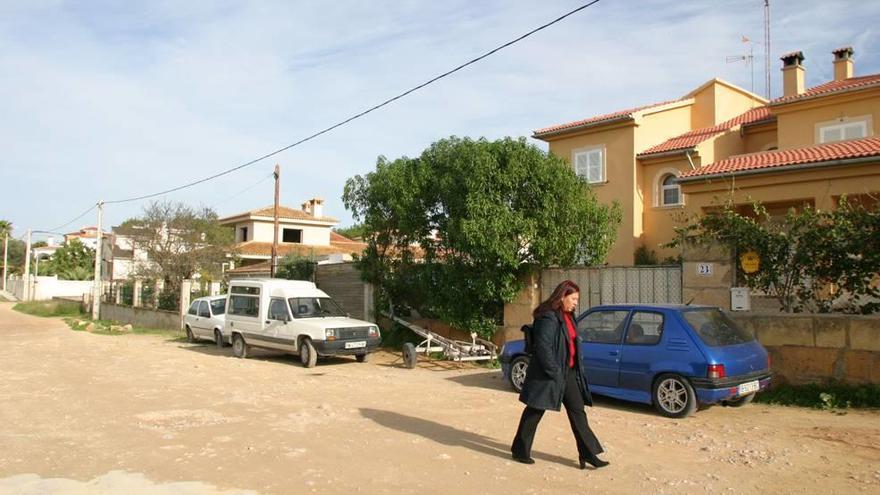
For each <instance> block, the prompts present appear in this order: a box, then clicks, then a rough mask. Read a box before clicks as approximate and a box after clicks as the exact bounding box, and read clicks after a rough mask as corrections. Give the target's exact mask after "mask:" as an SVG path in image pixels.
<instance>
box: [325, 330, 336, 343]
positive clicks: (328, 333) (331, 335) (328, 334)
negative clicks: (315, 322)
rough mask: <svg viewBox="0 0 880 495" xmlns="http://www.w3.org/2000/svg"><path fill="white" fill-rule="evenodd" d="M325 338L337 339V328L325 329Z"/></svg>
mask: <svg viewBox="0 0 880 495" xmlns="http://www.w3.org/2000/svg"><path fill="white" fill-rule="evenodd" d="M324 338H325V339H326V340H336V329H335V328H326V329H324Z"/></svg>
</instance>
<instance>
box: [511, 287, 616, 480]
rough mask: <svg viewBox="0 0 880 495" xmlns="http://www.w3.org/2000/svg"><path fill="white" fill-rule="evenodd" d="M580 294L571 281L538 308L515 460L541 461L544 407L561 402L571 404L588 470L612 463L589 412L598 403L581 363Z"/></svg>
mask: <svg viewBox="0 0 880 495" xmlns="http://www.w3.org/2000/svg"><path fill="white" fill-rule="evenodd" d="M579 299H580V288H579V287H578V286H577V284H575V283H574V282H572V281H571V280H566V281H564V282H562V283H561V284H559V285H558V286H557V287H556V289H555V290H554V291H553V293H552V294H550V297H549V298H548V299H547V300H546V301H544V302H542V303H541V304H540V305H538V307H537V308H535V311H533V312H532V315H533V316H534V318H535V322H534V324H533V327H532V330H531V332H532V358H531V361H529V367H528V369H527V370H526V379H525V381H524V382H523V387H522V393H521V394H520V396H519V400H520V401H522V402H524V403H525V404H526V408H525V410H524V411H523V413H522V418H520V420H519V428H517V430H516V437H514V439H513V445H512V446H511V448H510V450H511V452H512V453H513V459H514V460H515V461H518V462H522V463H524V464H534V463H535V460H534V459H532V457H531V452H532V441H533V440H534V439H535V431H536V430H537V428H538V423H539V422H540V421H541V417H542V416H543V415H544V411H546V410H553V411H558V410H559V409H560V405H565V412H566V414H568V422H569V424H571V431H572V433H574V439H575V442H576V443H577V449H578V461H579V465H580V468H581V469H586V465H587V464H590V465H592V466H594V467H596V468H600V467H603V466H607V465H608V461H603V460H602V459H599V458H598V457H597V454H600V453H602V452H604V450H603V449H602V445H600V444H599V440H598V439H597V438H596V435H595V434H594V433H593V430H591V429H590V425H589V424H587V414H586V412H584V405H588V406H592V405H593V399H592V397H591V396H590V389H589V386H588V385H587V378H586V375H585V374H584V369H583V364H582V363H581V358H580V352H579V347H580V339H579V338H578V336H577V325H576V324H575V320H574V310H575V308H577V305H578V300H579Z"/></svg>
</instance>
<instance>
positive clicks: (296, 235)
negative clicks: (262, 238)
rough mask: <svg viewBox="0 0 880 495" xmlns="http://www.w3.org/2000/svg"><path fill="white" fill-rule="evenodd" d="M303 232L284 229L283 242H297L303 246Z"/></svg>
mask: <svg viewBox="0 0 880 495" xmlns="http://www.w3.org/2000/svg"><path fill="white" fill-rule="evenodd" d="M302 238H303V231H302V230H301V229H284V230H283V231H282V233H281V242H295V243H297V244H302Z"/></svg>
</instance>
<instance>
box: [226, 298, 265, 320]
mask: <svg viewBox="0 0 880 495" xmlns="http://www.w3.org/2000/svg"><path fill="white" fill-rule="evenodd" d="M228 310H229V314H231V315H242V316H257V315H258V314H259V313H260V298H259V297H254V296H236V295H230V296H229V308H228Z"/></svg>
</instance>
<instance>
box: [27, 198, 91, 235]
mask: <svg viewBox="0 0 880 495" xmlns="http://www.w3.org/2000/svg"><path fill="white" fill-rule="evenodd" d="M97 206H98V205H96V204H95V205H92V206H90V207H89V209H88V210H86V211H84V212H82V213H80V214H79V215H77V216H76V217H75V218H74V219H73V220H71V221H69V222H67V223H65V224H61V225H59V226H57V227H54V228H51V229H46V230H44V231H41V232H45V233H47V234H53V233H55V232H52V231H53V230H61V229H63V228H64V227H67V226H68V225H70V224H72V223H73V222H75V221H77V220H79V219H80V218H82V217H84V216H86V214H88V213H89V212H90V211H92V210H94V209H95V207H97ZM32 232H36V231H32ZM62 235H63V234H62Z"/></svg>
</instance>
